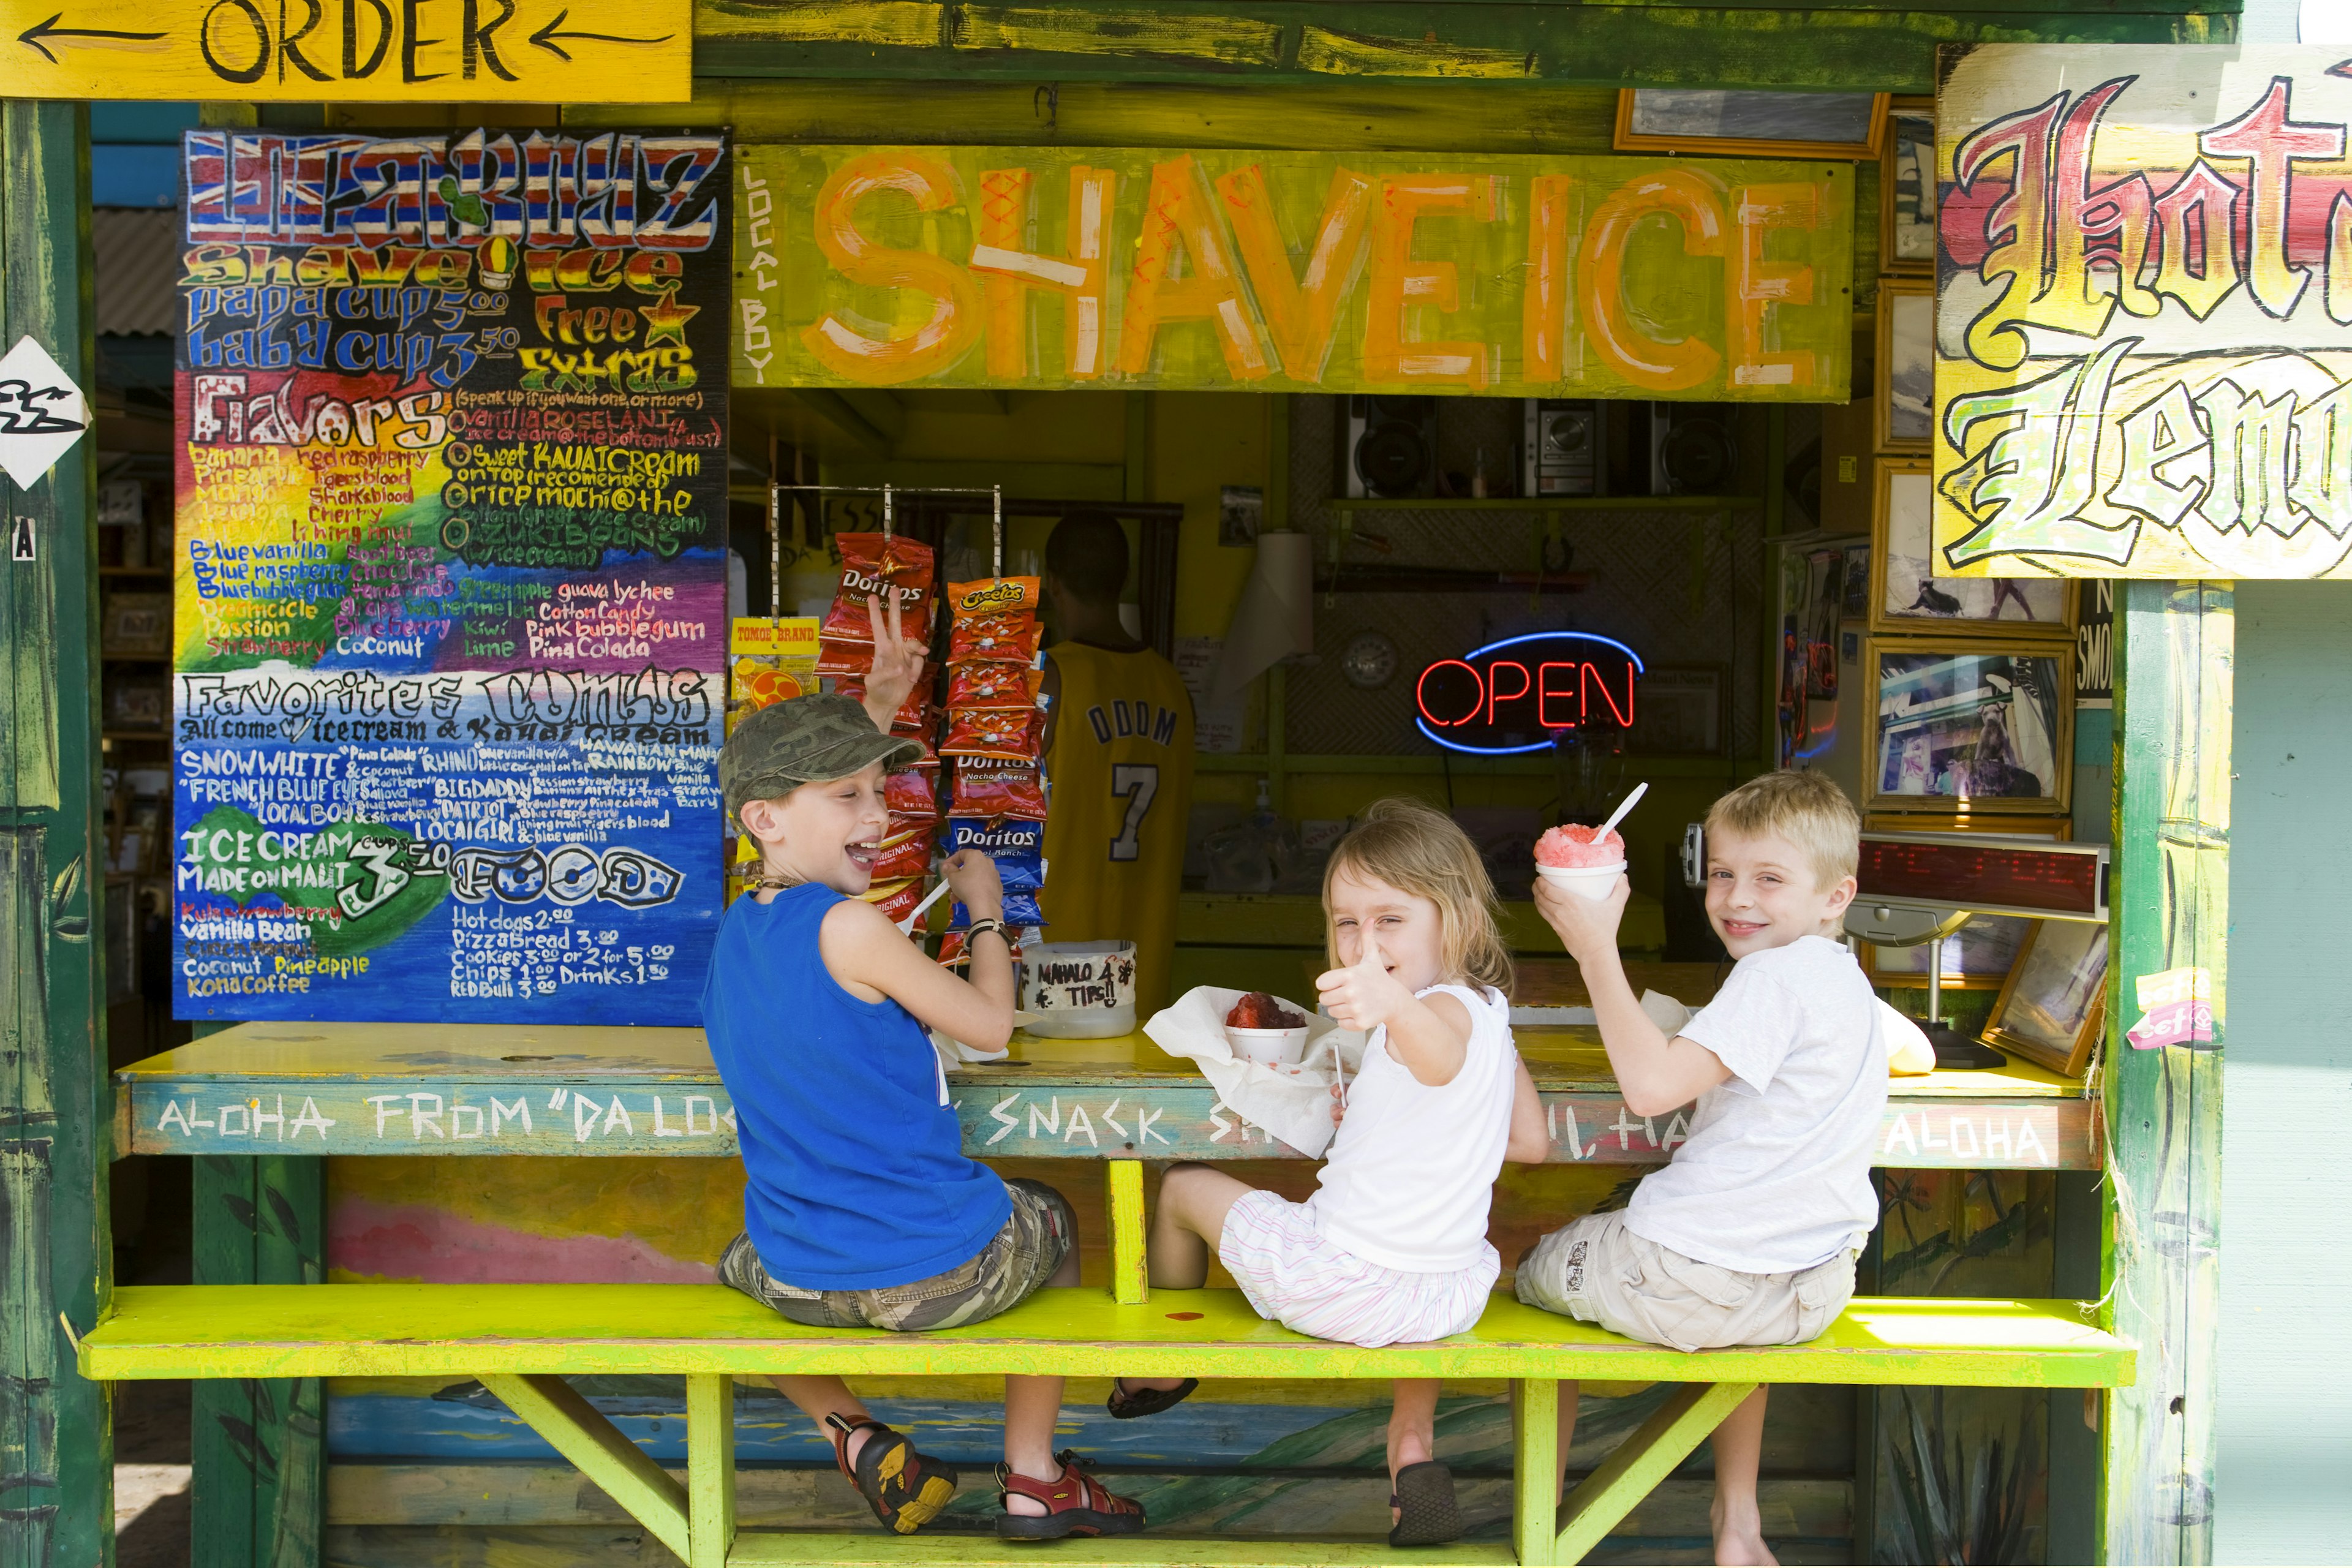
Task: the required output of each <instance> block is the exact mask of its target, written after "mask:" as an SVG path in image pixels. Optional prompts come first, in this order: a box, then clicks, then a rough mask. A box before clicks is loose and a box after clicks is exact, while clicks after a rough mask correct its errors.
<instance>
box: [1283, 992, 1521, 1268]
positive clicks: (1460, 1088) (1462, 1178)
mask: <svg viewBox="0 0 2352 1568" xmlns="http://www.w3.org/2000/svg"><path fill="white" fill-rule="evenodd" d="M1440 991H1443V992H1444V993H1445V994H1447V995H1449V996H1453V997H1455V998H1457V999H1458V1000H1459V1001H1460V1002H1461V1003H1462V1005H1464V1006H1465V1007H1466V1008H1468V1009H1469V1012H1470V1043H1469V1046H1468V1047H1467V1048H1466V1049H1465V1051H1464V1053H1463V1057H1462V1069H1461V1070H1460V1071H1459V1072H1457V1073H1455V1074H1454V1078H1453V1079H1452V1081H1451V1082H1448V1083H1444V1084H1440V1085H1430V1084H1425V1083H1423V1082H1422V1081H1421V1080H1420V1079H1416V1078H1414V1077H1413V1076H1412V1069H1411V1068H1407V1067H1406V1066H1405V1065H1404V1064H1403V1063H1402V1062H1400V1061H1397V1060H1395V1059H1394V1058H1391V1056H1390V1055H1389V1052H1388V1029H1387V1027H1386V1026H1382V1027H1381V1028H1378V1029H1375V1030H1373V1031H1372V1037H1371V1041H1370V1044H1369V1045H1367V1046H1366V1047H1365V1048H1364V1064H1363V1068H1362V1069H1361V1070H1360V1072H1359V1073H1358V1074H1357V1076H1356V1078H1355V1079H1354V1081H1352V1082H1351V1083H1349V1085H1348V1114H1347V1116H1346V1118H1345V1120H1343V1121H1341V1122H1340V1123H1339V1136H1338V1137H1337V1138H1335V1139H1333V1140H1332V1142H1331V1152H1330V1155H1329V1157H1328V1159H1327V1160H1326V1162H1325V1163H1324V1166H1323V1170H1322V1173H1321V1176H1320V1178H1319V1180H1320V1181H1321V1187H1320V1189H1319V1190H1318V1192H1317V1193H1316V1194H1315V1195H1314V1196H1313V1197H1312V1198H1309V1199H1308V1200H1307V1208H1308V1211H1309V1212H1310V1213H1312V1214H1313V1215H1314V1216H1315V1226H1316V1228H1317V1229H1318V1230H1319V1231H1321V1232H1322V1234H1323V1235H1324V1236H1325V1237H1328V1238H1329V1239H1330V1240H1331V1241H1332V1242H1334V1243H1336V1244H1337V1245H1338V1246H1339V1247H1344V1248H1346V1249H1347V1250H1348V1251H1349V1252H1352V1253H1354V1254H1355V1255H1356V1256H1357V1257H1359V1258H1362V1259H1364V1260H1365V1261H1366V1262H1368V1263H1377V1264H1379V1265H1380V1266H1381V1267H1382V1268H1401V1269H1403V1270H1405V1271H1407V1272H1409V1273H1415V1274H1435V1273H1442V1272H1450V1271H1452V1270H1454V1269H1459V1268H1469V1267H1471V1266H1472V1265H1474V1264H1475V1263H1477V1262H1478V1261H1479V1260H1480V1258H1481V1257H1482V1256H1483V1252H1484V1248H1485V1247H1486V1210H1487V1208H1488V1206H1489V1205H1490V1204H1491V1203H1492V1202H1493V1200H1494V1196H1495V1178H1496V1176H1497V1175H1499V1174H1501V1173H1502V1169H1503V1151H1504V1149H1505V1147H1506V1146H1507V1144H1508V1143H1509V1142H1510V1138H1511V1093H1512V1089H1513V1088H1514V1086H1515V1080H1516V1078H1517V1073H1516V1070H1515V1069H1516V1068H1517V1066H1518V1060H1519V1057H1518V1052H1517V1050H1515V1049H1514V1048H1513V1047H1512V1045H1511V1023H1510V1018H1511V1012H1510V1005H1509V1004H1508V1003H1507V1002H1505V1001H1504V999H1503V996H1502V994H1501V993H1499V992H1495V991H1488V992H1486V993H1485V994H1483V995H1482V994H1479V993H1478V992H1476V991H1473V990H1472V989H1470V988H1469V987H1468V986H1466V985H1433V986H1431V987H1430V988H1429V989H1428V990H1426V991H1423V992H1419V993H1417V994H1419V995H1422V996H1427V995H1430V994H1433V993H1435V992H1440Z"/></svg>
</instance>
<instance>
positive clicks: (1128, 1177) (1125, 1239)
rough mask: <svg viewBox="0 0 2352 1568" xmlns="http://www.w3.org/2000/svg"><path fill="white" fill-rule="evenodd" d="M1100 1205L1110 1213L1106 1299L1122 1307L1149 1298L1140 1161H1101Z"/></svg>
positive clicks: (1131, 1305)
mask: <svg viewBox="0 0 2352 1568" xmlns="http://www.w3.org/2000/svg"><path fill="white" fill-rule="evenodd" d="M1103 1192H1104V1196H1105V1198H1106V1200H1107V1201H1106V1202H1105V1204H1104V1205H1103V1206H1104V1207H1105V1209H1106V1210H1108V1213H1109V1215H1110V1299H1111V1300H1114V1301H1117V1302H1118V1304H1119V1305H1120V1306H1122V1307H1133V1306H1137V1305H1139V1304H1140V1303H1142V1302H1144V1301H1147V1300H1150V1298H1151V1285H1150V1272H1149V1270H1148V1268H1147V1259H1146V1258H1145V1257H1144V1228H1143V1227H1144V1221H1143V1162H1142V1161H1140V1160H1106V1161H1104V1162H1103Z"/></svg>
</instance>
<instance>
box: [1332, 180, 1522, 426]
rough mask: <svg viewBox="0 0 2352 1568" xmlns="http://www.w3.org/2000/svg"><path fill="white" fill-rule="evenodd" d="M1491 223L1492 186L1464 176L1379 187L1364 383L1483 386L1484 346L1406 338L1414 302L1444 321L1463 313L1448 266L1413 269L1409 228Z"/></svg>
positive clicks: (1416, 266) (1415, 266)
mask: <svg viewBox="0 0 2352 1568" xmlns="http://www.w3.org/2000/svg"><path fill="white" fill-rule="evenodd" d="M1474 196H1475V197H1476V198H1477V200H1476V203H1475V205H1476V208H1477V211H1476V215H1475V216H1478V217H1480V218H1482V219H1487V218H1492V217H1493V216H1494V185H1493V183H1492V182H1491V181H1486V180H1473V179H1472V178H1471V176H1469V175H1467V174H1391V175H1388V176H1386V177H1385V178H1383V179H1382V180H1381V205H1380V210H1379V211H1378V212H1376V213H1374V214H1373V216H1372V257H1371V273H1370V288H1371V292H1370V300H1368V302H1367V305H1366V310H1365V315H1364V379H1365V380H1366V381H1371V382H1383V381H1386V382H1398V381H1403V382H1431V381H1437V382H1451V383H1453V384H1456V385H1460V386H1472V387H1476V386H1484V385H1486V344H1485V343H1481V342H1465V341H1456V342H1438V341H1423V340H1418V339H1413V338H1409V337H1407V336H1406V335H1405V331H1406V328H1405V308H1406V307H1407V306H1408V305H1410V304H1412V303H1413V302H1415V301H1423V302H1426V303H1428V304H1431V305H1433V306H1435V307H1436V308H1437V310H1439V311H1441V312H1443V313H1445V314H1449V315H1450V314H1452V313H1453V312H1454V311H1455V310H1459V309H1461V288H1460V283H1459V280H1458V279H1457V277H1456V275H1455V272H1454V263H1452V262H1451V261H1415V260H1414V259H1413V258H1412V227H1413V225H1414V224H1415V223H1417V222H1418V221H1420V219H1421V217H1422V215H1423V214H1424V213H1452V212H1470V211H1472V209H1473V198H1474Z"/></svg>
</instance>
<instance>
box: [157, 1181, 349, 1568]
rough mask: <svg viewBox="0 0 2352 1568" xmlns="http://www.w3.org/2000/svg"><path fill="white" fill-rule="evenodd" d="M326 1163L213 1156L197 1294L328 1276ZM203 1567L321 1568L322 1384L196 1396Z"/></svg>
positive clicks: (198, 1251) (200, 1205) (202, 1213)
mask: <svg viewBox="0 0 2352 1568" xmlns="http://www.w3.org/2000/svg"><path fill="white" fill-rule="evenodd" d="M325 1172H326V1162H325V1161H323V1160H317V1159H295V1158H290V1157H288V1156H285V1155H269V1156H265V1157H263V1158H259V1159H246V1158H237V1157H232V1156H226V1155H216V1154H207V1155H205V1156H202V1157H201V1158H199V1159H198V1160H197V1161H196V1163H195V1181H194V1210H195V1212H194V1279H195V1282H196V1283H197V1284H199V1285H316V1284H320V1283H321V1282H322V1281H323V1280H324V1279H325V1278H326V1274H325V1245H326V1244H325V1227H326V1173H325ZM194 1394H195V1398H194V1434H193V1440H194V1448H193V1452H192V1456H191V1457H192V1458H193V1459H194V1471H195V1474H194V1488H193V1489H194V1532H193V1542H194V1561H195V1562H197V1563H203V1564H205V1568H215V1565H217V1568H315V1565H316V1564H317V1563H318V1561H319V1533H320V1524H321V1522H322V1518H323V1514H322V1508H323V1501H324V1498H325V1481H326V1472H325V1445H324V1441H323V1433H324V1426H325V1391H324V1389H323V1387H322V1386H321V1384H320V1381H319V1380H318V1379H317V1378H315V1377H306V1378H271V1379H258V1378H247V1379H243V1380H241V1381H237V1382H226V1381H219V1382H205V1383H199V1384H196V1385H195V1389H194Z"/></svg>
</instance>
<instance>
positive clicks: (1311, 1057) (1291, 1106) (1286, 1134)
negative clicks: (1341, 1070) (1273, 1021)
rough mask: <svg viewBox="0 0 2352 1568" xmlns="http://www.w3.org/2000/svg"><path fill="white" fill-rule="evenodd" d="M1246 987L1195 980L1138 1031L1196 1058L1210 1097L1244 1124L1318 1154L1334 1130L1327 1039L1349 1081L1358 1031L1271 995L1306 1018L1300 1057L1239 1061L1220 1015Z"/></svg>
mask: <svg viewBox="0 0 2352 1568" xmlns="http://www.w3.org/2000/svg"><path fill="white" fill-rule="evenodd" d="M1246 994H1247V993H1246V992H1242V991H1228V990H1226V989H1225V988H1224V987H1223V986H1220V985H1200V986H1195V987H1194V988H1193V989H1192V990H1190V991H1187V992H1186V993H1185V994H1183V995H1181V996H1180V997H1178V998H1177V999H1176V1004H1175V1005H1173V1006H1171V1007H1169V1008H1166V1009H1164V1010H1163V1011H1161V1012H1159V1013H1155V1014H1153V1015H1152V1016H1151V1021H1150V1023H1148V1024H1146V1025H1144V1026H1143V1032H1144V1033H1145V1034H1146V1035H1149V1036H1150V1037H1151V1039H1152V1042H1153V1043H1154V1044H1155V1045H1157V1046H1159V1047H1160V1049H1161V1050H1163V1051H1166V1052H1167V1053H1168V1054H1169V1055H1170V1056H1171V1057H1189V1058H1192V1060H1193V1061H1195V1062H1197V1063H1199V1064H1200V1068H1201V1072H1202V1076H1204V1077H1205V1078H1207V1079H1208V1080H1209V1081H1210V1082H1211V1083H1212V1084H1214V1085H1215V1086H1216V1089H1217V1097H1218V1098H1219V1099H1220V1100H1223V1101H1224V1102H1225V1106H1226V1108H1227V1109H1228V1110H1233V1111H1235V1112H1237V1113H1239V1114H1240V1116H1241V1117H1242V1119H1243V1120H1244V1121H1247V1122H1248V1123H1249V1124H1250V1125H1251V1126H1253V1127H1256V1128H1259V1129H1261V1130H1263V1131H1265V1132H1267V1133H1269V1134H1271V1135H1272V1136H1274V1137H1276V1138H1278V1139H1280V1140H1281V1141H1282V1142H1285V1143H1287V1144H1288V1145H1290V1147H1292V1148H1293V1149H1296V1150H1297V1151H1298V1152H1300V1153H1302V1154H1304V1155H1306V1156H1307V1158H1309V1159H1317V1158H1319V1157H1321V1155H1322V1153H1323V1151H1324V1150H1325V1149H1327V1148H1328V1147H1329V1146H1330V1142H1331V1135H1332V1133H1333V1132H1334V1131H1337V1129H1335V1128H1334V1127H1333V1126H1332V1125H1331V1047H1332V1044H1333V1042H1334V1041H1335V1040H1336V1041H1337V1042H1338V1045H1339V1058H1340V1060H1341V1061H1342V1062H1343V1063H1344V1064H1345V1066H1346V1069H1347V1074H1348V1077H1349V1079H1350V1080H1352V1079H1354V1078H1355V1076H1356V1073H1357V1070H1358V1069H1359V1068H1361V1067H1362V1066H1363V1061H1364V1036H1363V1034H1362V1033H1361V1032H1360V1031H1359V1030H1355V1029H1343V1028H1341V1027H1340V1026H1339V1025H1338V1024H1337V1023H1336V1022H1334V1021H1333V1020H1331V1019H1329V1018H1327V1017H1324V1016H1322V1015H1321V1014H1319V1013H1318V1012H1316V1011H1315V1010H1314V1009H1313V1008H1311V1007H1302V1006H1300V1005H1298V1004H1297V1003H1296V1002H1293V1001H1291V1000H1289V999H1288V998H1287V997H1283V996H1277V997H1276V998H1275V1000H1276V1001H1277V1002H1279V1003H1281V1004H1282V1005H1284V1006H1285V1007H1286V1008H1288V1009H1289V1010H1290V1011H1291V1012H1293V1013H1297V1014H1299V1015H1300V1016H1303V1017H1305V1018H1306V1020H1307V1053H1306V1058H1305V1059H1304V1060H1303V1061H1301V1062H1300V1063H1299V1064H1298V1065H1297V1067H1296V1068H1287V1067H1285V1068H1271V1067H1267V1066H1266V1065H1265V1063H1263V1062H1254V1061H1248V1060H1245V1059H1244V1058H1239V1057H1236V1056H1234V1051H1233V1047H1232V1046H1231V1045H1229V1044H1227V1043H1226V1040H1225V1015H1226V1014H1228V1013H1230V1012H1232V1011H1233V1008H1234V1003H1236V1002H1238V1001H1240V1000H1241V999H1242V998H1243V997H1244V995H1246Z"/></svg>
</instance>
